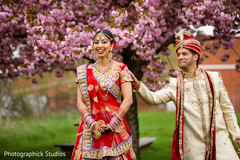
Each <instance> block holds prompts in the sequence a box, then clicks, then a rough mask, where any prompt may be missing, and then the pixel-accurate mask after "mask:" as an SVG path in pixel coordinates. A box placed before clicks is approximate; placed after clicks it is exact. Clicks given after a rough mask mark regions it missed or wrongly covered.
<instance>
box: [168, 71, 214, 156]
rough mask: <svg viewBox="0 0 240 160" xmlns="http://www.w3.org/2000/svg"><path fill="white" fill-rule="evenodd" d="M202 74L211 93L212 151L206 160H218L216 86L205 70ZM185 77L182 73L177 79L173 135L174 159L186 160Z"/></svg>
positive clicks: (207, 154) (208, 153) (207, 153)
mask: <svg viewBox="0 0 240 160" xmlns="http://www.w3.org/2000/svg"><path fill="white" fill-rule="evenodd" d="M201 72H202V73H203V75H204V78H205V81H206V84H207V88H208V92H210V94H209V95H210V99H209V106H210V115H211V118H210V130H209V131H210V151H209V152H206V155H205V160H216V127H215V118H216V116H215V115H216V114H215V113H216V104H215V101H214V100H215V95H214V93H215V92H214V86H213V81H212V78H211V76H210V75H209V74H208V73H207V72H206V71H205V70H203V69H201ZM183 131H184V75H183V73H182V72H180V74H179V75H178V77H177V86H176V128H175V131H174V134H173V143H172V159H173V160H183V159H184V146H183V142H184V141H183V140H184V137H183V135H184V133H183Z"/></svg>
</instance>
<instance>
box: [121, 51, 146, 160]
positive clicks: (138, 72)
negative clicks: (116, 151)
mask: <svg viewBox="0 0 240 160" xmlns="http://www.w3.org/2000/svg"><path fill="white" fill-rule="evenodd" d="M130 48H131V47H128V48H125V49H124V50H123V52H122V57H123V63H124V64H126V65H127V67H128V69H129V70H130V71H131V72H132V73H133V74H134V75H135V76H136V77H137V79H138V80H141V78H142V76H143V72H142V66H143V65H147V62H146V61H142V60H141V59H134V58H133V56H134V55H136V53H135V51H132V50H131V49H130ZM137 108H138V107H137V96H136V93H133V104H132V105H131V107H130V108H129V110H128V112H127V114H126V116H125V117H126V119H127V121H128V124H129V127H130V129H131V132H132V138H133V149H134V152H135V154H136V156H137V160H140V159H141V158H140V149H139V125H138V110H137Z"/></svg>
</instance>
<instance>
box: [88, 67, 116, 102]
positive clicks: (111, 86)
mask: <svg viewBox="0 0 240 160" xmlns="http://www.w3.org/2000/svg"><path fill="white" fill-rule="evenodd" d="M92 66H94V65H92ZM92 71H93V75H94V77H95V78H96V80H97V81H98V83H99V84H103V83H104V84H105V86H104V87H105V88H106V89H107V90H108V91H109V92H110V93H111V94H112V95H113V96H114V97H115V98H116V99H117V100H118V101H121V92H120V88H119V86H118V85H117V84H116V83H115V82H114V81H113V80H112V79H111V78H109V77H106V76H105V74H103V73H100V72H99V71H98V70H97V69H96V68H95V67H93V69H92Z"/></svg>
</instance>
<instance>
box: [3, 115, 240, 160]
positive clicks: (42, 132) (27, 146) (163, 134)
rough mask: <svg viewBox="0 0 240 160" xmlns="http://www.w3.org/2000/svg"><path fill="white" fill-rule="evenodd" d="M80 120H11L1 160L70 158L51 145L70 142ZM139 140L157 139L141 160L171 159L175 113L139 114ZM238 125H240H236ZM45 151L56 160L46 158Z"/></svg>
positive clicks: (56, 117) (66, 117)
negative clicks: (32, 153)
mask: <svg viewBox="0 0 240 160" xmlns="http://www.w3.org/2000/svg"><path fill="white" fill-rule="evenodd" d="M238 119H240V115H238ZM79 120H80V114H79V113H77V112H76V113H68V114H55V115H48V116H36V117H13V118H12V119H11V125H10V126H9V127H7V128H6V127H0V159H1V160H5V159H6V160H9V159H21V158H20V157H9V156H8V157H7V156H4V152H5V154H6V151H9V152H12V154H14V153H13V152H26V153H29V152H35V153H38V154H40V155H41V152H42V154H43V155H44V156H40V157H37V156H35V157H31V158H26V157H24V158H22V159H24V160H25V159H70V158H69V157H61V156H59V155H62V153H61V152H60V150H59V149H58V148H56V147H53V145H54V144H63V143H73V142H74V141H75V138H76V133H77V127H75V126H73V124H75V123H77V122H78V121H79ZM139 124H140V137H156V138H157V140H156V141H154V142H153V144H152V145H151V146H149V147H147V148H143V149H141V151H140V154H141V159H142V160H168V159H171V145H172V135H173V130H174V127H175V113H169V112H161V111H141V112H139ZM239 124H240V123H239ZM46 151H48V152H50V153H51V154H52V155H53V154H55V155H57V156H56V157H54V156H51V157H46Z"/></svg>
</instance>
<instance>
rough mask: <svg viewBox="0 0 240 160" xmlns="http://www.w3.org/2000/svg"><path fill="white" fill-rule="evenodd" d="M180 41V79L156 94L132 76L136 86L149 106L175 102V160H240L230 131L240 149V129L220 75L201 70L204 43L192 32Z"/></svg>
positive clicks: (180, 38)
mask: <svg viewBox="0 0 240 160" xmlns="http://www.w3.org/2000/svg"><path fill="white" fill-rule="evenodd" d="M176 38H177V39H176V45H175V48H176V52H177V56H178V57H177V61H178V66H179V68H180V69H181V72H180V73H179V75H178V77H177V78H171V79H170V82H169V83H168V84H167V85H166V86H165V87H164V88H162V89H161V90H159V91H157V92H152V91H150V90H149V89H148V88H147V87H146V86H145V85H144V83H142V82H139V81H138V80H137V79H136V77H135V76H134V75H133V74H132V78H133V80H134V81H133V87H134V88H136V91H137V93H138V94H139V95H140V96H141V97H142V99H143V100H144V101H145V102H147V103H149V104H155V105H156V104H161V103H167V102H169V101H173V102H174V103H175V105H176V128H175V131H174V136H173V145H172V159H173V160H183V159H184V160H239V158H238V155H237V153H236V151H235V149H234V147H233V145H232V142H231V140H230V138H229V132H230V133H231V135H232V138H233V141H234V142H235V144H236V146H237V148H238V149H240V129H239V126H238V123H237V119H236V115H235V112H234V108H233V105H232V103H231V102H230V99H229V97H228V93H227V91H226V89H225V87H224V84H223V81H222V78H221V76H220V73H218V72H209V71H206V70H203V69H201V68H198V64H199V59H200V55H201V44H200V42H199V41H198V40H197V39H195V38H193V37H191V33H190V32H187V31H181V32H179V33H178V34H177V35H176Z"/></svg>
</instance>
